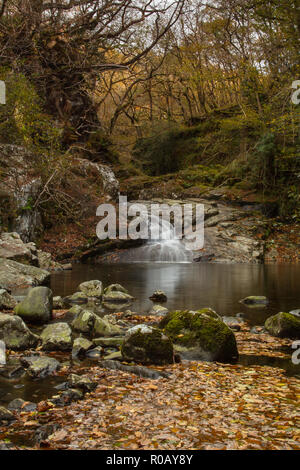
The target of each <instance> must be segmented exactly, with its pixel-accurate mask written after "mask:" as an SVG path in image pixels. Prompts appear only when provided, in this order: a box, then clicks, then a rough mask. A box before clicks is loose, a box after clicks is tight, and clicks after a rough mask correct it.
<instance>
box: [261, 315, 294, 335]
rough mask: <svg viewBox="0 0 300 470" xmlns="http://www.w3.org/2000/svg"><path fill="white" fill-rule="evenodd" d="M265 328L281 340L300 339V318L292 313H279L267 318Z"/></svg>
mask: <svg viewBox="0 0 300 470" xmlns="http://www.w3.org/2000/svg"><path fill="white" fill-rule="evenodd" d="M265 328H266V330H268V332H269V333H270V334H271V335H273V336H278V337H279V338H292V339H298V338H299V339H300V317H298V316H296V315H293V314H292V313H286V312H279V313H277V315H273V316H272V317H269V318H267V320H266V322H265Z"/></svg>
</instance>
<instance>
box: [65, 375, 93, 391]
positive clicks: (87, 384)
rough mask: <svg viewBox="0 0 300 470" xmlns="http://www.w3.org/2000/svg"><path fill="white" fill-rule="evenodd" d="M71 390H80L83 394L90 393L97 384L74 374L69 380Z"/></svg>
mask: <svg viewBox="0 0 300 470" xmlns="http://www.w3.org/2000/svg"><path fill="white" fill-rule="evenodd" d="M69 384H70V387H71V388H76V389H79V390H82V391H83V392H92V391H93V390H95V388H96V387H97V385H98V384H97V382H93V381H92V380H91V379H89V378H88V377H83V376H80V375H76V374H71V376H70V378H69Z"/></svg>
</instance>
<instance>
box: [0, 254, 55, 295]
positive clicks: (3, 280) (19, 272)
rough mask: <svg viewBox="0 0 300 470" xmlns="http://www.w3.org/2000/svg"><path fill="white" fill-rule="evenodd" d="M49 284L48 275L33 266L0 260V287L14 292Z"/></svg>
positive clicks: (46, 272)
mask: <svg viewBox="0 0 300 470" xmlns="http://www.w3.org/2000/svg"><path fill="white" fill-rule="evenodd" d="M49 282H50V273H49V272H48V271H45V270H44V269H40V268H37V267H35V266H27V265H25V264H21V263H18V262H17V261H12V260H9V259H5V258H0V286H1V288H2V289H6V290H8V291H9V290H15V289H24V288H27V287H34V286H39V285H43V284H48V283H49Z"/></svg>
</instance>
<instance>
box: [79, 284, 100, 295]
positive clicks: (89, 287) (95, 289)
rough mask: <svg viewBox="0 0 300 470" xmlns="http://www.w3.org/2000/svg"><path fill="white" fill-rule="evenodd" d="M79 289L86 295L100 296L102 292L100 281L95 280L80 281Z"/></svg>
mask: <svg viewBox="0 0 300 470" xmlns="http://www.w3.org/2000/svg"><path fill="white" fill-rule="evenodd" d="M79 290H80V291H81V292H83V293H84V294H85V295H87V296H88V297H98V298H100V297H101V296H102V293H103V286H102V282H101V281H97V280H94V281H87V282H82V283H81V284H80V286H79Z"/></svg>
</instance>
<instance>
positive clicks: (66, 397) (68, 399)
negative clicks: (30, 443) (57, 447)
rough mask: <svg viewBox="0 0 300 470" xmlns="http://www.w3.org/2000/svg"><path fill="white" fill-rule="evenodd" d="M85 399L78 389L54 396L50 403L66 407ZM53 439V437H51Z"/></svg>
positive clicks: (70, 389)
mask: <svg viewBox="0 0 300 470" xmlns="http://www.w3.org/2000/svg"><path fill="white" fill-rule="evenodd" d="M82 398H83V392H82V391H81V390H78V389H76V388H69V389H68V390H65V391H63V392H62V393H61V394H60V395H55V396H53V397H52V398H51V399H50V400H49V401H50V403H53V405H55V406H66V405H69V404H70V403H72V401H78V400H81V399H82ZM49 439H51V436H49Z"/></svg>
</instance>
